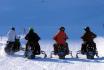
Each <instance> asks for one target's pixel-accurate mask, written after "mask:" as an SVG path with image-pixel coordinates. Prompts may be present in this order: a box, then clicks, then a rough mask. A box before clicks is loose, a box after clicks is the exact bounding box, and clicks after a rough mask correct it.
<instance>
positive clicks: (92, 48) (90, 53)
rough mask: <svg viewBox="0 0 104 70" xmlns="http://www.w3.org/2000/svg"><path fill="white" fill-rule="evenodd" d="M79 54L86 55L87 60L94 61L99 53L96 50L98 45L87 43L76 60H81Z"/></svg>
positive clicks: (83, 45)
mask: <svg viewBox="0 0 104 70" xmlns="http://www.w3.org/2000/svg"><path fill="white" fill-rule="evenodd" d="M78 54H82V55H86V57H87V59H94V56H95V55H96V56H97V57H99V56H98V51H97V50H96V43H94V42H93V41H92V42H87V43H84V44H82V48H81V50H80V51H77V54H76V58H79V56H78Z"/></svg>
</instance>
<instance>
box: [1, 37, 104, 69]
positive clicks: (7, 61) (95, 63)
mask: <svg viewBox="0 0 104 70" xmlns="http://www.w3.org/2000/svg"><path fill="white" fill-rule="evenodd" d="M6 40H7V39H6V37H3V39H2V40H1V41H0V70H103V68H104V57H103V56H104V55H103V54H104V52H103V49H104V48H103V45H104V38H103V37H98V38H97V39H95V42H96V44H97V48H98V52H99V56H100V57H99V58H95V59H93V60H90V59H86V58H85V56H83V57H82V56H81V57H80V58H75V54H76V51H78V50H79V49H80V45H81V41H73V42H69V47H70V49H71V50H72V51H73V56H74V58H71V57H70V56H67V57H66V59H65V60H62V59H58V58H57V57H54V58H50V57H49V56H50V51H52V50H53V48H52V44H53V43H54V42H53V41H40V45H41V48H42V50H44V51H45V52H46V53H47V55H48V57H47V58H44V59H43V58H40V57H41V56H37V58H36V59H32V60H30V59H26V58H24V57H23V54H24V52H23V51H19V52H17V53H15V54H14V55H13V56H8V55H6V54H5V52H4V47H5V44H6ZM21 43H22V45H24V44H25V43H26V41H25V40H24V39H21Z"/></svg>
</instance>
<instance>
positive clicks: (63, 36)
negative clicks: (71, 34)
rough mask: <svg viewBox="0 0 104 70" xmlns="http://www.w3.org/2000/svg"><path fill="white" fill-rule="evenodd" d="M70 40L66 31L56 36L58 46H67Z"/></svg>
mask: <svg viewBox="0 0 104 70" xmlns="http://www.w3.org/2000/svg"><path fill="white" fill-rule="evenodd" d="M67 39H68V36H67V35H66V33H65V32H64V31H60V32H58V33H57V34H56V36H54V40H55V41H56V43H57V44H65V42H66V40H67Z"/></svg>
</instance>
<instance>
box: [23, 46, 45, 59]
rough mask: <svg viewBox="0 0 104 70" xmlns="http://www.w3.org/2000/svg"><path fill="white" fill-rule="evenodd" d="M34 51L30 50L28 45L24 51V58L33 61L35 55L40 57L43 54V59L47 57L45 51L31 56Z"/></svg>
mask: <svg viewBox="0 0 104 70" xmlns="http://www.w3.org/2000/svg"><path fill="white" fill-rule="evenodd" d="M33 53H34V50H33V49H32V47H31V46H30V45H28V47H27V50H25V53H24V56H25V57H27V58H28V59H34V58H35V57H36V55H41V54H43V55H44V57H43V58H46V57H47V54H46V53H45V51H42V50H41V51H40V53H35V55H33Z"/></svg>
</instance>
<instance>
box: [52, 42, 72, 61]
mask: <svg viewBox="0 0 104 70" xmlns="http://www.w3.org/2000/svg"><path fill="white" fill-rule="evenodd" d="M53 47H54V51H52V52H51V55H50V58H53V55H58V56H59V59H65V56H66V55H69V54H70V55H71V57H72V58H73V56H72V51H69V48H68V44H67V43H66V44H65V45H58V44H54V46H53Z"/></svg>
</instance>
